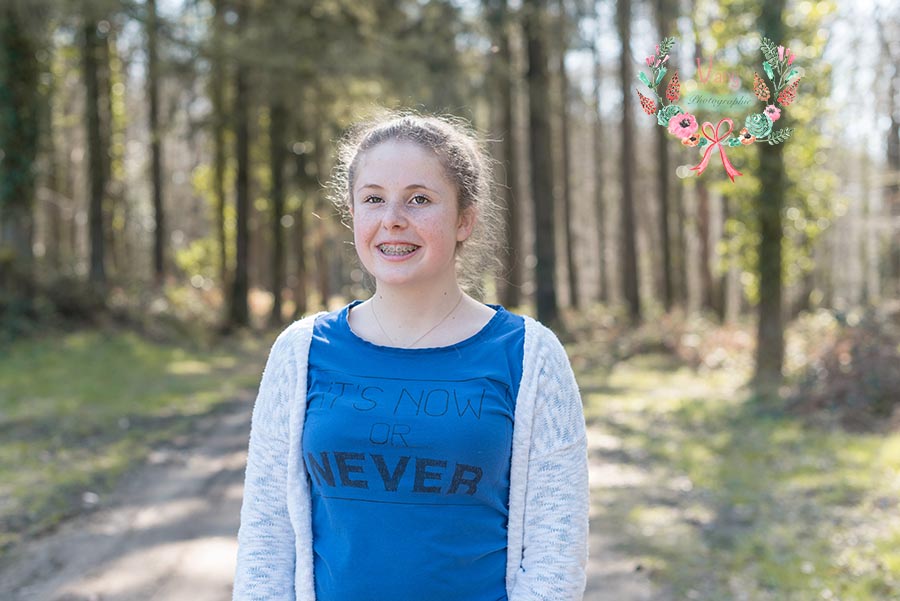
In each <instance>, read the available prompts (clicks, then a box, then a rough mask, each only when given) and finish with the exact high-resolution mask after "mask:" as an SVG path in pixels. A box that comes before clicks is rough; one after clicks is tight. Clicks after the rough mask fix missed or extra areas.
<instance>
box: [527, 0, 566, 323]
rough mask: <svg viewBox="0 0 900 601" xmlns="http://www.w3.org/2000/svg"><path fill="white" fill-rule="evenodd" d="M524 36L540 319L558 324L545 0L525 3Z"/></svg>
mask: <svg viewBox="0 0 900 601" xmlns="http://www.w3.org/2000/svg"><path fill="white" fill-rule="evenodd" d="M522 10H523V11H524V25H525V39H526V43H527V46H528V75H527V80H528V98H529V100H530V102H529V109H528V121H529V125H530V133H531V140H530V151H531V190H532V195H533V197H534V223H535V251H536V252H535V254H536V255H537V265H536V266H535V280H536V284H537V291H536V297H537V314H538V319H540V320H541V321H543V322H544V323H547V324H553V323H557V322H558V320H559V308H558V305H557V302H556V248H555V243H554V240H555V238H556V236H555V232H556V227H555V224H554V216H553V212H554V210H553V162H552V161H548V160H547V151H548V149H549V148H550V147H551V139H550V98H549V92H548V90H549V86H548V80H549V78H548V73H547V55H546V52H545V50H544V44H545V43H544V39H545V38H544V21H545V19H546V7H545V3H544V2H543V0H530V1H528V2H525V3H524V4H523V6H522Z"/></svg>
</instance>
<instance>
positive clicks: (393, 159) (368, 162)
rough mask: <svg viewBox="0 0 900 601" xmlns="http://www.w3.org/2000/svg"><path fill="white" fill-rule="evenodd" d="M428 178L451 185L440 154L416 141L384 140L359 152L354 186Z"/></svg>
mask: <svg viewBox="0 0 900 601" xmlns="http://www.w3.org/2000/svg"><path fill="white" fill-rule="evenodd" d="M413 177H427V178H429V179H432V180H436V179H439V180H443V181H444V182H445V183H448V184H449V183H450V182H451V178H450V177H449V174H448V173H447V169H446V167H445V166H444V164H443V162H442V161H441V160H440V158H439V157H438V155H437V154H436V153H435V152H434V151H433V150H431V149H430V148H427V147H425V146H423V145H421V144H419V143H417V142H413V141H409V140H394V139H392V140H385V141H384V142H380V143H379V144H377V145H375V146H373V147H371V148H368V149H366V150H364V151H361V152H360V153H359V156H358V157H357V167H356V173H355V177H354V179H355V182H354V183H355V184H360V185H366V184H367V183H369V182H368V181H366V182H364V181H363V180H369V179H371V178H376V179H378V178H386V179H392V180H393V179H409V178H413Z"/></svg>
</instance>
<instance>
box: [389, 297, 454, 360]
mask: <svg viewBox="0 0 900 601" xmlns="http://www.w3.org/2000/svg"><path fill="white" fill-rule="evenodd" d="M462 299H463V293H462V290H460V292H459V299H458V300H457V301H456V304H455V305H453V308H452V309H450V312H449V313H447V314H446V315H444V317H443V319H441V320H440V321H439V322H437V323H436V324H434V325H433V326H431V328H430V329H429V330H428V331H427V332H425V333H424V334H422V335H421V336H419V337H418V338H416V339H415V340H413V341H412V342H411V343H409V344H408V345H406V346H401V345H398V344H397V343H396V342H395V341H394V339H393V338H391V335H390V334H388V333H387V330H385V329H384V326H383V325H381V320H380V319H378V313H376V312H375V299H374V298H373V299H372V315H374V316H375V323H377V324H378V327H379V328H381V333H382V334H384V336H385V337H386V338H387V339H388V340H390V341H391V344H392V345H394V346H400V348H411V347H412V346H413V345H414V344H416V343H417V342H419V341H420V340H422V339H423V338H425V337H426V336H428V335H429V334H431V333H432V332H433V331H434V330H435V329H436V328H437V327H438V326H439V325H441V324H442V323H444V322H445V321H447V318H448V317H450V316H451V315H452V314H453V312H454V311H456V308H457V307H458V306H459V303H461V302H462Z"/></svg>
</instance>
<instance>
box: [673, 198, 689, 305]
mask: <svg viewBox="0 0 900 601" xmlns="http://www.w3.org/2000/svg"><path fill="white" fill-rule="evenodd" d="M686 227H687V217H686V216H685V214H684V186H676V187H675V248H676V249H677V252H676V253H675V259H674V261H673V264H674V266H675V271H676V272H677V273H678V280H677V281H678V301H679V303H681V305H682V307H687V304H688V272H687V239H686V238H685V228H686Z"/></svg>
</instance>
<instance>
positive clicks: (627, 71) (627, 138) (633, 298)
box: [616, 0, 641, 323]
mask: <svg viewBox="0 0 900 601" xmlns="http://www.w3.org/2000/svg"><path fill="white" fill-rule="evenodd" d="M616 20H617V21H618V29H619V40H620V41H621V44H622V51H621V56H620V64H619V75H620V79H621V84H622V94H623V98H622V129H621V132H620V133H621V136H620V137H621V140H622V157H621V161H620V162H621V165H622V169H621V182H622V200H621V210H620V212H621V219H622V284H623V287H624V294H625V302H626V303H627V304H628V315H629V317H630V319H631V321H632V323H639V322H640V321H641V299H640V296H639V291H638V282H639V281H640V279H639V277H638V262H637V235H636V234H637V231H636V223H635V219H634V187H633V186H634V173H635V165H634V124H633V118H632V98H631V90H632V88H633V84H634V81H633V80H634V76H633V74H632V66H631V0H619V2H618V3H617V4H616Z"/></svg>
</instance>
